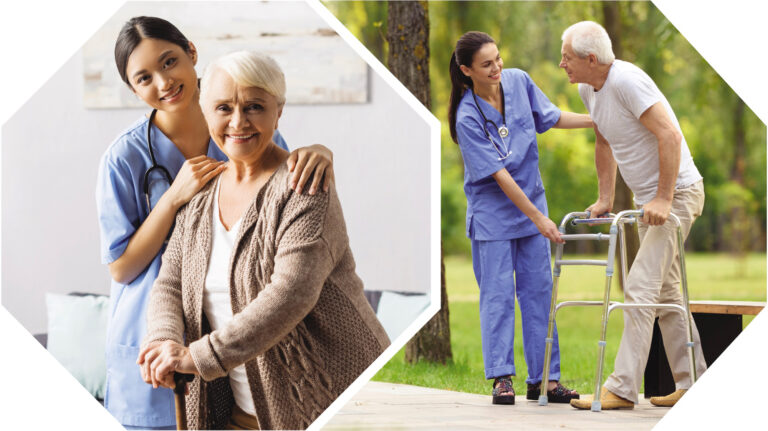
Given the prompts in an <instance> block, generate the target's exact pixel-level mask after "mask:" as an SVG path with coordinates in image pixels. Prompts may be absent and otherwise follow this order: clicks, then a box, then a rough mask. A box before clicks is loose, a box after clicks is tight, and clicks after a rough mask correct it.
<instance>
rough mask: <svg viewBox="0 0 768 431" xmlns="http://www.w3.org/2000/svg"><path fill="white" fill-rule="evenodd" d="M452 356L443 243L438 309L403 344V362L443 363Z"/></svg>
mask: <svg viewBox="0 0 768 431" xmlns="http://www.w3.org/2000/svg"><path fill="white" fill-rule="evenodd" d="M452 358H453V353H452V352H451V326H450V316H449V313H448V295H446V291H445V263H444V261H443V245H442V242H441V244H440V310H439V311H438V312H437V314H435V316H434V317H433V318H432V319H430V321H429V322H427V324H426V325H424V327H423V328H421V330H420V331H419V332H417V333H416V335H414V336H413V338H411V340H410V341H409V342H408V344H406V345H405V362H408V363H409V364H415V363H416V362H419V361H420V360H422V359H423V360H425V361H428V362H439V363H441V364H445V363H446V362H447V361H448V360H450V359H452Z"/></svg>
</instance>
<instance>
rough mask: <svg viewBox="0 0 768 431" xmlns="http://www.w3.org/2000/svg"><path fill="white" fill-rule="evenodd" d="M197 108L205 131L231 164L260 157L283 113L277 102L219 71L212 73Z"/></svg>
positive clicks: (258, 89)
mask: <svg viewBox="0 0 768 431" xmlns="http://www.w3.org/2000/svg"><path fill="white" fill-rule="evenodd" d="M211 73H212V75H211V77H210V80H209V82H208V85H207V88H206V90H205V92H204V93H203V95H202V99H201V100H200V104H201V106H202V109H203V115H205V120H206V121H207V122H208V131H209V133H210V134H211V137H212V138H213V140H214V141H215V142H216V145H218V146H219V148H221V150H222V151H223V152H224V154H226V155H227V157H229V158H230V159H231V160H233V161H247V160H250V159H252V158H254V157H256V158H258V157H260V156H261V154H262V152H263V151H264V149H266V148H267V146H268V144H269V143H270V142H271V141H272V135H273V133H274V131H275V129H277V122H278V120H279V119H280V115H281V113H282V107H280V106H278V104H277V99H276V98H275V96H272V95H271V94H269V93H268V92H267V91H265V90H263V89H261V88H258V87H241V86H239V85H237V84H236V83H235V81H234V80H233V79H232V77H230V76H229V74H228V73H227V72H225V71H223V70H221V69H215V70H213V71H212V72H211Z"/></svg>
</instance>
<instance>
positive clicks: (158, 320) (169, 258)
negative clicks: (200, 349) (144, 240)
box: [143, 206, 187, 346]
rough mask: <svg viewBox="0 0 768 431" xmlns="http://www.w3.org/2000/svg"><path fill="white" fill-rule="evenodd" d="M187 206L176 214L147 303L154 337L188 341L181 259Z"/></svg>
mask: <svg viewBox="0 0 768 431" xmlns="http://www.w3.org/2000/svg"><path fill="white" fill-rule="evenodd" d="M186 208H187V207H186V206H185V207H184V208H183V209H181V210H180V211H179V212H178V213H177V214H176V225H175V227H174V229H173V233H172V234H171V239H170V240H169V241H168V246H167V247H166V249H165V252H164V253H163V263H162V265H161V266H160V273H159V274H158V276H157V279H156V280H155V283H154V284H153V285H152V290H151V291H150V293H149V305H148V307H147V336H146V337H145V338H144V343H143V346H146V345H147V344H149V343H150V342H152V341H160V340H173V341H175V342H177V343H179V344H183V343H184V318H183V316H184V311H183V306H182V300H181V262H182V244H183V236H184V215H185V213H186Z"/></svg>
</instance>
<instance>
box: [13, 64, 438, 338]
mask: <svg viewBox="0 0 768 431" xmlns="http://www.w3.org/2000/svg"><path fill="white" fill-rule="evenodd" d="M308 73H311V71H308ZM288 85H290V83H288ZM369 86H370V95H369V103H367V104H361V105H320V106H307V105H301V106H296V105H293V106H292V105H288V106H286V108H285V110H284V112H283V118H282V119H281V122H280V130H281V132H282V133H283V134H284V136H285V138H286V140H287V142H288V145H289V146H290V147H291V148H296V147H300V146H305V145H309V144H312V143H321V144H323V145H325V146H327V147H329V148H330V149H331V150H333V152H334V157H335V160H334V163H335V170H336V179H337V189H338V192H339V196H340V198H341V203H342V206H343V209H344V215H345V219H346V222H347V230H348V233H349V237H350V243H351V246H352V250H353V252H354V254H355V259H356V261H357V266H358V274H359V275H360V277H361V278H362V279H363V281H364V282H365V285H366V289H375V290H394V291H412V292H424V293H426V292H427V291H428V290H429V289H428V285H429V127H428V125H427V124H426V123H425V122H423V121H422V120H421V119H420V118H419V117H418V115H417V114H416V113H415V112H414V111H413V110H412V109H411V108H410V107H409V106H408V105H407V104H406V103H405V102H404V101H403V100H402V99H401V98H400V97H399V96H398V95H397V94H396V93H395V91H394V90H392V89H391V88H390V87H389V86H388V85H387V84H386V83H385V82H384V81H383V80H382V79H381V78H380V77H378V76H377V75H376V74H375V73H373V72H369ZM82 89H83V79H82V56H81V53H80V52H78V53H76V54H75V55H74V56H73V57H72V58H71V59H70V60H69V61H68V62H67V63H66V64H64V66H63V67H62V68H61V69H60V70H59V71H58V72H57V73H56V74H55V75H54V76H53V77H52V78H51V79H50V80H49V81H48V82H46V83H45V84H44V85H43V86H42V87H41V88H40V90H39V91H38V92H37V93H35V95H34V96H33V97H32V98H31V99H30V100H29V101H28V102H27V103H26V104H24V105H23V106H22V107H21V108H20V109H19V111H18V112H17V113H16V114H15V115H14V116H13V117H11V119H10V120H9V121H8V122H7V123H6V124H5V125H4V126H3V128H2V147H1V148H2V251H3V253H2V262H1V264H2V269H1V270H2V305H3V306H4V307H6V308H7V309H8V310H9V311H10V312H11V313H12V314H13V315H14V316H15V317H16V318H17V319H18V320H19V321H20V322H21V324H22V325H24V326H25V327H26V328H27V329H28V330H29V331H30V332H32V333H38V332H45V331H46V325H47V322H46V316H45V293H46V292H56V293H68V292H71V291H84V292H96V293H104V294H107V293H109V283H110V280H109V275H108V272H107V268H106V266H104V265H102V264H101V263H100V255H99V232H98V226H97V218H96V203H95V197H94V195H95V183H96V173H97V166H98V162H99V157H100V156H101V154H102V153H103V151H104V149H105V148H106V147H107V145H109V143H110V142H111V141H112V140H113V139H114V138H115V137H116V136H117V135H118V134H119V133H120V132H121V131H122V130H123V129H124V128H126V127H127V126H128V125H130V124H131V123H132V122H133V121H135V120H136V119H137V118H139V116H141V115H143V114H145V112H146V111H147V110H128V109H125V110H86V109H84V108H83V106H82Z"/></svg>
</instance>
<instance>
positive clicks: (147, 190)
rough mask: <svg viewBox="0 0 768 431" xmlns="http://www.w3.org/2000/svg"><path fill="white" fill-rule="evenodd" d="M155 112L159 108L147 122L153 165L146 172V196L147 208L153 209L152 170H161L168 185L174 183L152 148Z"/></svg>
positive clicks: (150, 155) (150, 115)
mask: <svg viewBox="0 0 768 431" xmlns="http://www.w3.org/2000/svg"><path fill="white" fill-rule="evenodd" d="M155 114H157V109H153V110H152V113H151V114H149V121H148V122H147V149H149V159H150V161H152V166H150V167H149V169H147V170H146V172H144V187H143V188H144V197H145V198H146V200H147V210H149V211H151V210H152V208H151V207H150V201H149V175H150V174H151V173H152V171H155V170H157V171H159V172H160V173H162V174H163V176H165V179H166V180H168V185H170V184H171V183H173V177H171V174H170V172H168V169H166V168H165V166H163V165H160V164H158V163H157V159H155V152H154V151H153V150H152V121H153V120H154V119H155Z"/></svg>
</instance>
